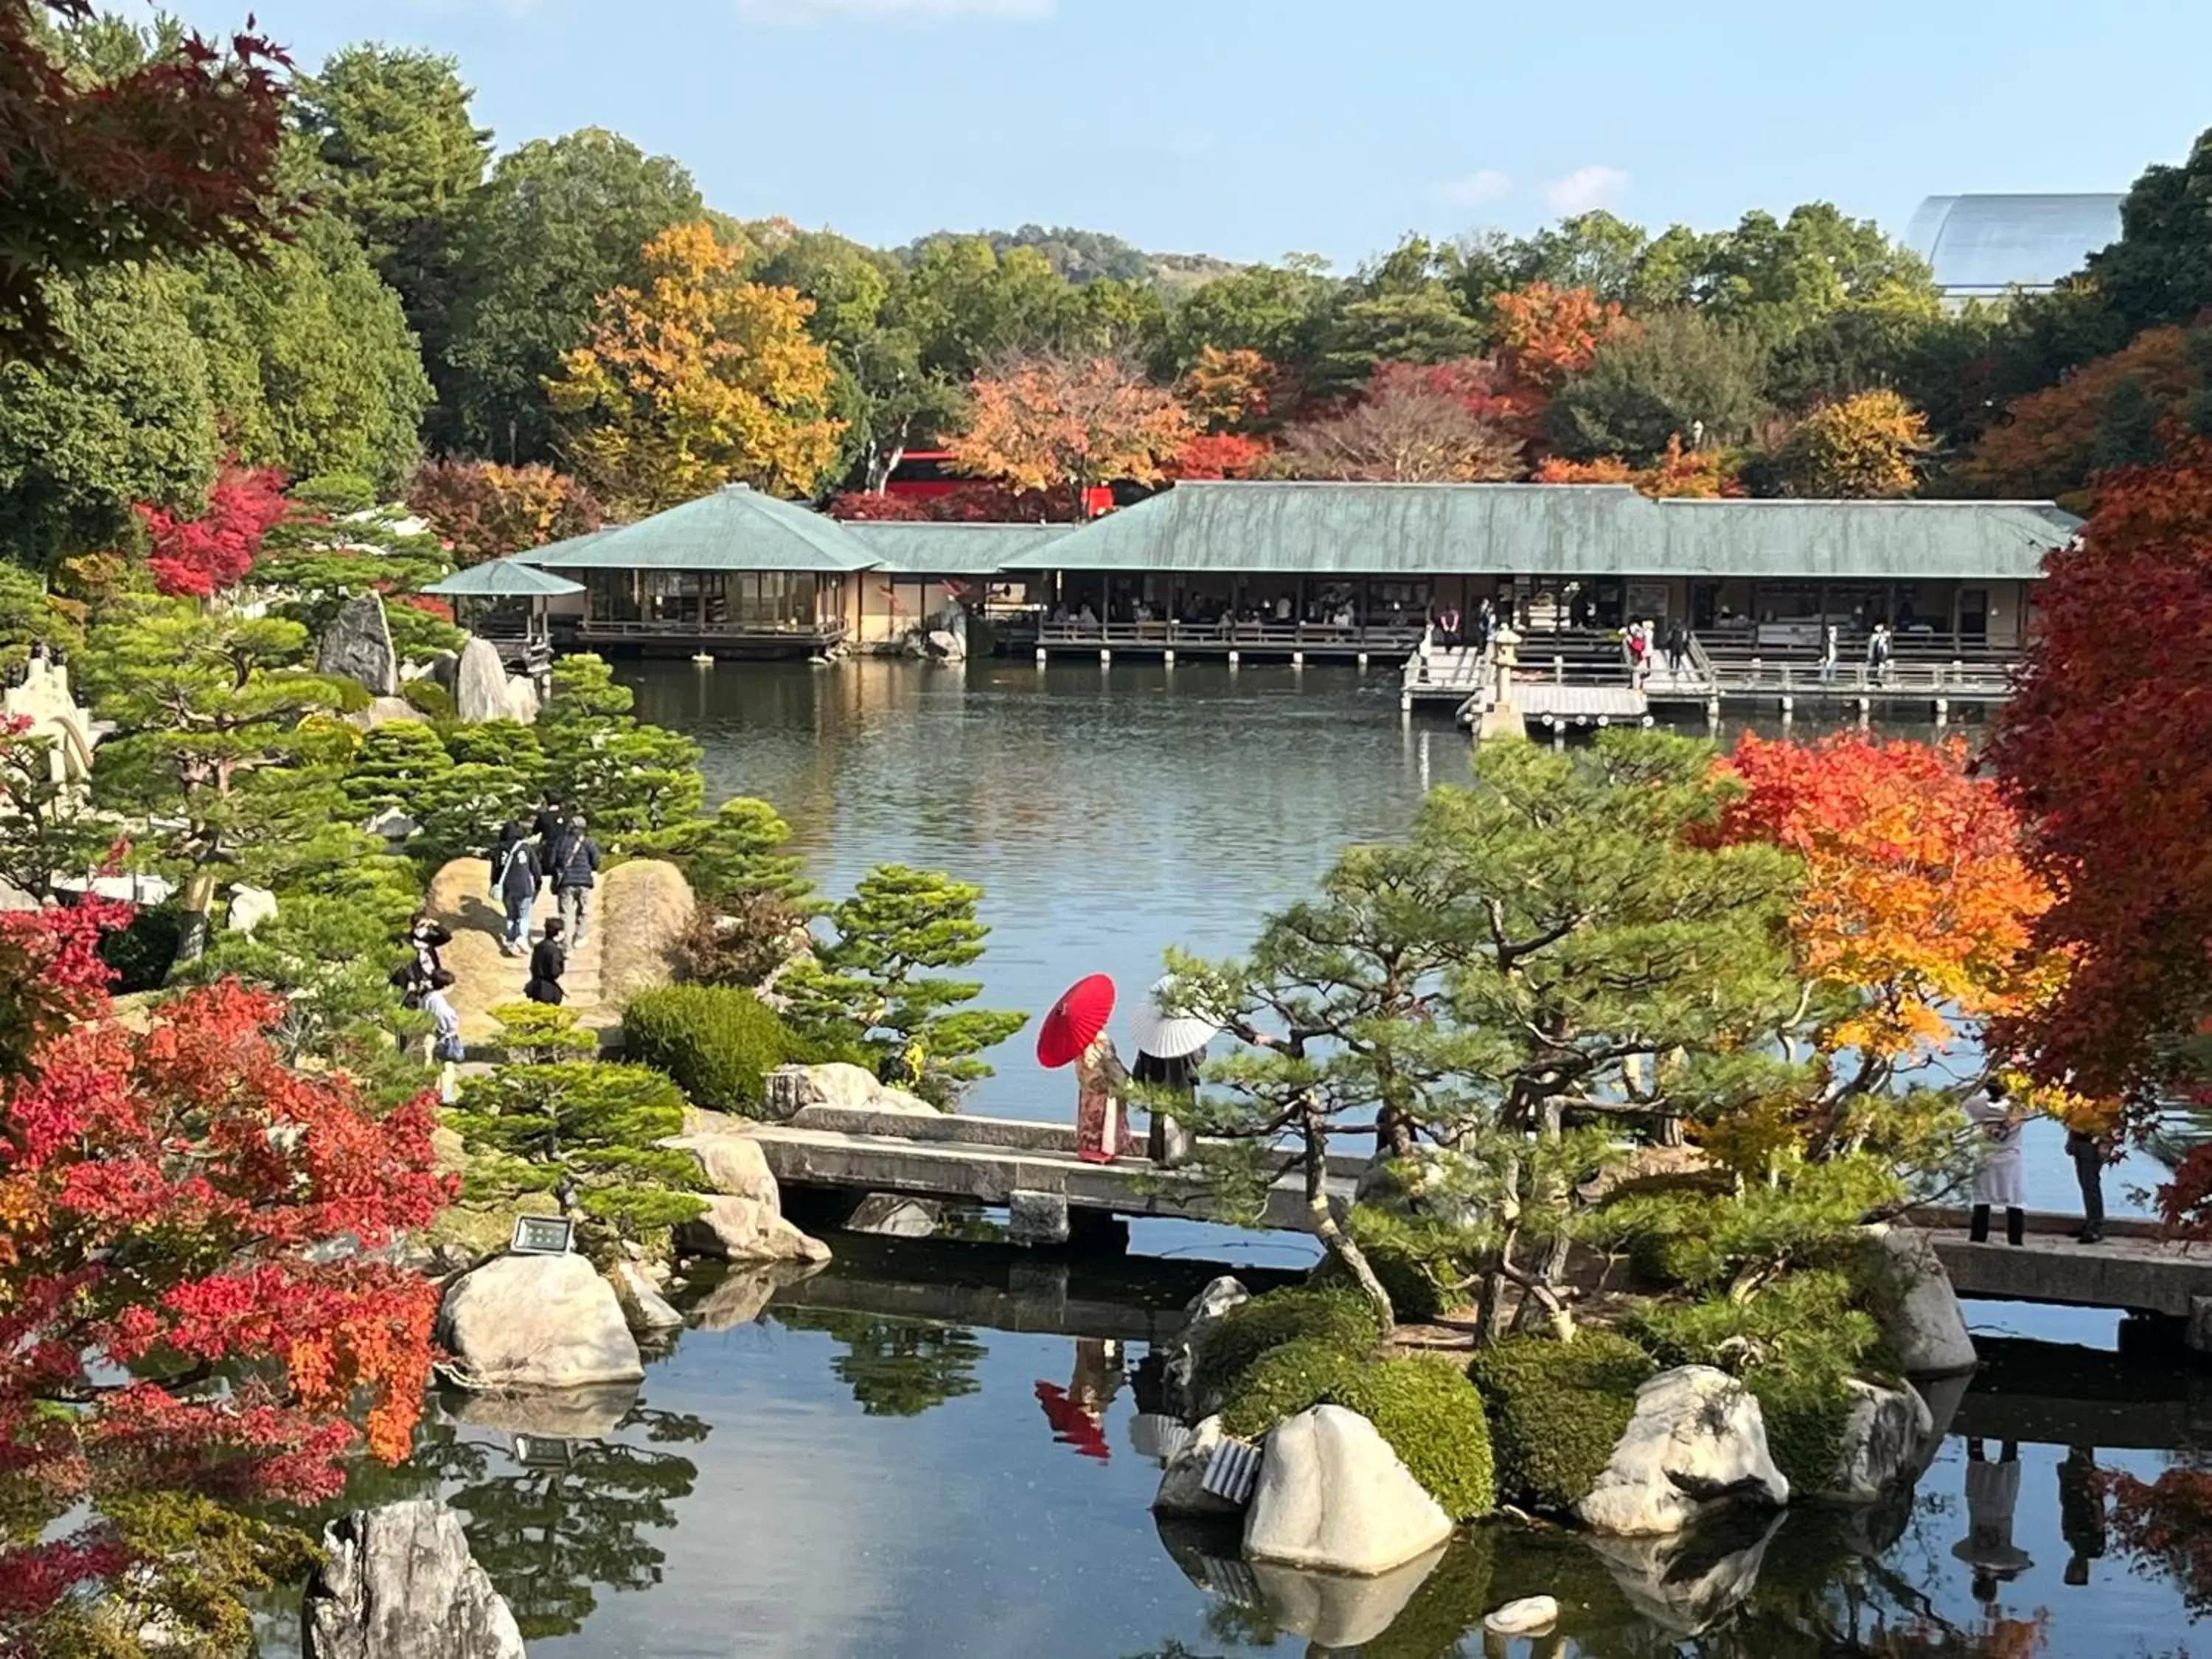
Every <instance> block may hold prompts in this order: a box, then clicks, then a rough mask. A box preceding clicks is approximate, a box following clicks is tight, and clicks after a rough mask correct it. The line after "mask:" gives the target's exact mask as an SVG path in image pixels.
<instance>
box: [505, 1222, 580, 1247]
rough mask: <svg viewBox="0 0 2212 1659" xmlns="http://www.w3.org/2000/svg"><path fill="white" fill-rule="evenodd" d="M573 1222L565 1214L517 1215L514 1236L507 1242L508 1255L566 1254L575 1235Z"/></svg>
mask: <svg viewBox="0 0 2212 1659" xmlns="http://www.w3.org/2000/svg"><path fill="white" fill-rule="evenodd" d="M575 1231H576V1226H575V1224H574V1222H572V1221H570V1220H569V1219H568V1217H566V1216H560V1215H519V1216H517V1217H515V1218H514V1237H512V1238H510V1239H508V1240H507V1254H508V1255H568V1247H569V1245H570V1243H572V1242H573V1241H574V1237H575Z"/></svg>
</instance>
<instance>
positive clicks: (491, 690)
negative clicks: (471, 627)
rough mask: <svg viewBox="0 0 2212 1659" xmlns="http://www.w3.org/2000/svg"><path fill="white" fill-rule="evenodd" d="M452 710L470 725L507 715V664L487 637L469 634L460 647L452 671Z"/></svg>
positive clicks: (456, 716) (502, 718)
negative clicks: (457, 661)
mask: <svg viewBox="0 0 2212 1659" xmlns="http://www.w3.org/2000/svg"><path fill="white" fill-rule="evenodd" d="M453 714H454V717H455V718H456V719H458V720H462V721H465V722H466V723H467V724H470V725H475V724H477V723H478V722H480V721H483V720H505V719H507V717H508V716H507V665H506V664H505V663H503V662H501V660H500V656H499V647H497V646H495V645H494V644H493V643H492V642H491V641H489V640H480V639H477V637H476V636H475V635H470V637H469V642H468V643H467V644H466V645H465V646H464V647H461V660H460V665H459V667H458V668H457V669H456V670H455V671H454V673H453Z"/></svg>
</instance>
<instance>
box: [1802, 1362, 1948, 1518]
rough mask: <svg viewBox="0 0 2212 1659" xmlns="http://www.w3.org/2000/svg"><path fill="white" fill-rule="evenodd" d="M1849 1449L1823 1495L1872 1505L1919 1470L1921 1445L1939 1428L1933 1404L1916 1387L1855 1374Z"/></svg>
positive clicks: (1848, 1423) (1848, 1424)
mask: <svg viewBox="0 0 2212 1659" xmlns="http://www.w3.org/2000/svg"><path fill="white" fill-rule="evenodd" d="M1844 1386H1845V1387H1846V1388H1847V1389H1850V1395H1851V1408H1850V1415H1849V1416H1847V1417H1846V1418H1844V1436H1843V1447H1842V1449H1841V1450H1840V1452H1838V1455H1837V1458H1836V1468H1835V1471H1834V1473H1833V1474H1831V1475H1829V1477H1828V1481H1827V1484H1826V1486H1822V1487H1821V1488H1820V1492H1819V1493H1818V1494H1817V1496H1819V1497H1820V1498H1822V1499H1823V1500H1825V1501H1826V1502H1829V1503H1832V1504H1872V1503H1875V1502H1876V1501H1878V1500H1879V1499H1880V1498H1881V1497H1882V1495H1883V1494H1884V1493H1886V1492H1888V1491H1889V1490H1890V1489H1891V1488H1892V1487H1893V1486H1896V1485H1898V1483H1899V1482H1900V1481H1904V1480H1911V1479H1912V1478H1913V1476H1914V1475H1916V1474H1918V1473H1919V1468H1920V1449H1921V1447H1922V1446H1923V1444H1924V1443H1926V1440H1927V1437H1928V1436H1929V1433H1930V1432H1931V1431H1933V1430H1934V1428H1935V1426H1936V1423H1935V1419H1934V1417H1933V1416H1932V1415H1931V1414H1930V1413H1929V1410H1928V1402H1927V1401H1924V1400H1923V1399H1922V1398H1921V1397H1920V1396H1919V1395H1917V1394H1916V1393H1915V1392H1914V1391H1913V1390H1912V1389H1910V1388H1904V1389H1885V1388H1881V1387H1879V1386H1877V1385H1876V1384H1875V1383H1865V1382H1862V1381H1860V1380H1859V1379H1858V1378H1857V1377H1853V1378H1852V1379H1851V1380H1850V1382H1849V1383H1846V1384H1844Z"/></svg>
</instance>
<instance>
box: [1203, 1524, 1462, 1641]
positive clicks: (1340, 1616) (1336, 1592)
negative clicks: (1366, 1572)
mask: <svg viewBox="0 0 2212 1659" xmlns="http://www.w3.org/2000/svg"><path fill="white" fill-rule="evenodd" d="M1443 1559H1444V1552H1443V1550H1442V1549H1441V1548H1439V1549H1432V1550H1430V1551H1428V1552H1427V1553H1425V1554H1422V1555H1417V1556H1415V1557H1414V1558H1413V1559H1412V1560H1410V1561H1408V1562H1407V1563H1406V1564H1405V1565H1403V1566H1401V1567H1393V1568H1391V1569H1390V1571H1388V1572H1383V1573H1376V1574H1375V1575H1374V1576H1373V1577H1366V1578H1345V1577H1340V1576H1338V1575H1337V1574H1335V1573H1333V1572H1308V1571H1304V1570H1303V1569H1301V1568H1298V1567H1285V1566H1281V1565H1277V1564H1275V1563H1273V1562H1271V1561H1255V1562H1252V1563H1251V1564H1250V1565H1249V1566H1247V1567H1246V1569H1245V1571H1248V1572H1249V1573H1250V1574H1251V1576H1252V1585H1253V1588H1254V1589H1256V1590H1258V1591H1259V1593H1260V1601H1261V1605H1262V1606H1264V1607H1266V1608H1267V1622H1268V1623H1270V1624H1272V1625H1273V1626H1275V1627H1276V1628H1277V1629H1278V1630H1285V1631H1293V1632H1297V1634H1298V1635H1300V1636H1303V1637H1304V1638H1306V1640H1307V1641H1309V1642H1310V1643H1311V1644H1313V1646H1312V1647H1311V1648H1310V1649H1309V1650H1308V1651H1309V1652H1324V1653H1340V1652H1356V1651H1358V1650H1359V1649H1361V1648H1364V1647H1365V1646H1366V1645H1367V1644H1369V1643H1370V1642H1373V1641H1377V1640H1379V1639H1380V1638H1382V1637H1383V1634H1384V1633H1385V1632H1388V1631H1389V1628H1390V1626H1393V1625H1395V1624H1396V1623H1397V1622H1398V1615H1399V1614H1400V1613H1403V1612H1404V1611H1405V1610H1406V1603H1407V1602H1408V1601H1412V1600H1413V1592H1414V1591H1415V1590H1417V1589H1420V1587H1421V1586H1422V1584H1423V1583H1426V1582H1427V1579H1428V1577H1429V1575H1430V1574H1431V1573H1432V1572H1434V1571H1436V1570H1437V1562H1439V1561H1441V1560H1443Z"/></svg>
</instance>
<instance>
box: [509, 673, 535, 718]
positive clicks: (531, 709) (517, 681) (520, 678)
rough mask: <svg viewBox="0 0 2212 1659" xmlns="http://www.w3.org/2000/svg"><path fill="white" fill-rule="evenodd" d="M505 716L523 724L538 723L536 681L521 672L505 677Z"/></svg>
mask: <svg viewBox="0 0 2212 1659" xmlns="http://www.w3.org/2000/svg"><path fill="white" fill-rule="evenodd" d="M507 719H509V720H513V721H515V722H517V723H518V724H520V725H523V726H535V725H537V724H538V683H537V682H536V681H535V680H532V679H530V678H526V676H524V675H521V674H510V675H508V676H507Z"/></svg>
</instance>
